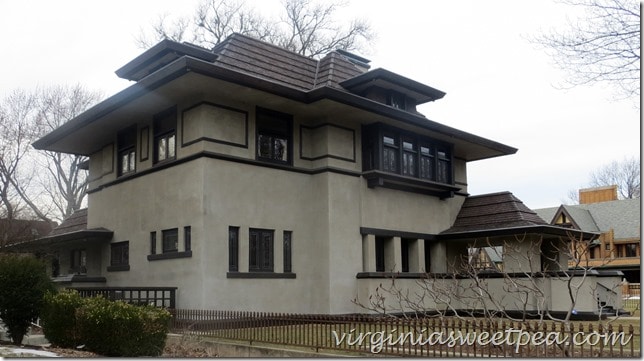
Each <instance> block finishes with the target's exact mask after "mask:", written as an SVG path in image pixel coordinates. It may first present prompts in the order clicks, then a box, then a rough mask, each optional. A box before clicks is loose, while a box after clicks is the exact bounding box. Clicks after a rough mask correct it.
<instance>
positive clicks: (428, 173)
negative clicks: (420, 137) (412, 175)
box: [420, 144, 435, 180]
mask: <svg viewBox="0 0 644 361" xmlns="http://www.w3.org/2000/svg"><path fill="white" fill-rule="evenodd" d="M434 168H435V162H434V151H433V149H432V148H431V146H430V145H429V144H421V146H420V178H423V179H429V180H434Z"/></svg>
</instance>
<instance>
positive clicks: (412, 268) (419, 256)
mask: <svg viewBox="0 0 644 361" xmlns="http://www.w3.org/2000/svg"><path fill="white" fill-rule="evenodd" d="M409 272H414V273H419V272H425V240H424V239H415V240H413V241H412V242H411V247H410V249H409Z"/></svg>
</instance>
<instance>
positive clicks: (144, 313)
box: [76, 297, 170, 357]
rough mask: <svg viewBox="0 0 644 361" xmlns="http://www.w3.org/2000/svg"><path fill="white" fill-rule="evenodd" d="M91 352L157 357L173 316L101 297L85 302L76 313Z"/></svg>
mask: <svg viewBox="0 0 644 361" xmlns="http://www.w3.org/2000/svg"><path fill="white" fill-rule="evenodd" d="M76 317H77V324H78V327H79V331H80V334H81V339H82V341H83V343H84V344H85V346H86V347H87V349H88V350H91V351H93V352H96V353H98V354H101V355H103V356H121V357H136V356H158V355H160V354H161V353H162V352H163V347H164V346H165V340H166V337H167V334H168V325H169V320H170V313H169V312H168V311H166V310H164V309H160V308H156V307H154V306H134V305H130V304H127V303H124V302H122V301H115V302H114V301H109V300H106V299H104V298H102V297H96V298H91V299H86V300H85V302H84V304H83V305H82V306H81V307H80V308H79V309H78V312H77V314H76Z"/></svg>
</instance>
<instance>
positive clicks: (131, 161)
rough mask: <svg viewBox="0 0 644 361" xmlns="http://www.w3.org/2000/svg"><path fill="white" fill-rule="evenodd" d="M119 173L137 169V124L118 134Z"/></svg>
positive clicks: (122, 173)
mask: <svg viewBox="0 0 644 361" xmlns="http://www.w3.org/2000/svg"><path fill="white" fill-rule="evenodd" d="M116 142H117V151H118V163H119V164H118V172H119V175H124V174H128V173H132V172H134V171H135V170H136V125H134V126H132V127H129V128H127V129H124V130H122V131H120V132H119V133H118V135H117V139H116Z"/></svg>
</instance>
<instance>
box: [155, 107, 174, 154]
mask: <svg viewBox="0 0 644 361" xmlns="http://www.w3.org/2000/svg"><path fill="white" fill-rule="evenodd" d="M176 140H177V111H176V108H174V107H173V108H170V109H168V110H166V111H163V112H161V113H159V114H157V115H155V116H154V162H155V163H158V162H163V161H166V160H171V159H175V158H176V151H177V150H176V149H177V145H176Z"/></svg>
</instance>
